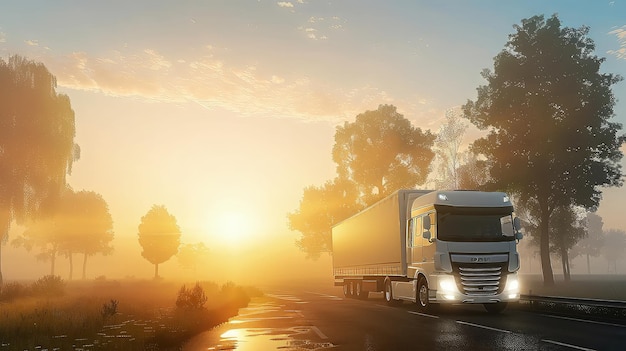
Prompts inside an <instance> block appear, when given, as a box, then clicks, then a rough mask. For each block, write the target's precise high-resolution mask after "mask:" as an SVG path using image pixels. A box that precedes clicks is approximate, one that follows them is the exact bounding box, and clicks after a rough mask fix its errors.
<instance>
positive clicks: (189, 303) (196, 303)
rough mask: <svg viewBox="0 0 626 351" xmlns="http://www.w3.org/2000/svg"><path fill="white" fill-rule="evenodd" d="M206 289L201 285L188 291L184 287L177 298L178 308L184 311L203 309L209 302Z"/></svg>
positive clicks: (198, 284)
mask: <svg viewBox="0 0 626 351" xmlns="http://www.w3.org/2000/svg"><path fill="white" fill-rule="evenodd" d="M207 299H208V298H207V297H206V294H205V293H204V289H202V287H201V286H200V283H196V285H195V286H194V287H193V288H192V289H187V288H186V287H185V286H184V285H183V287H182V288H180V290H179V291H178V297H177V298H176V307H177V308H182V309H202V308H204V304H205V303H206V302H207Z"/></svg>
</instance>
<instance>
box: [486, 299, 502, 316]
mask: <svg viewBox="0 0 626 351" xmlns="http://www.w3.org/2000/svg"><path fill="white" fill-rule="evenodd" d="M483 306H485V309H486V310H487V312H489V313H492V314H498V313H500V312H502V311H504V309H505V308H506V302H496V303H486V304H483Z"/></svg>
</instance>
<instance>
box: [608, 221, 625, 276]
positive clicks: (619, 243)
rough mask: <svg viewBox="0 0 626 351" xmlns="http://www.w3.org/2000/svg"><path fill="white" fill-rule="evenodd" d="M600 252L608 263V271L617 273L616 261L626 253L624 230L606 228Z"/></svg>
mask: <svg viewBox="0 0 626 351" xmlns="http://www.w3.org/2000/svg"><path fill="white" fill-rule="evenodd" d="M604 238H605V240H604V246H603V247H602V254H603V255H604V258H605V259H606V261H607V263H608V271H609V273H611V272H612V273H617V261H618V260H620V259H621V258H623V257H624V253H626V232H625V231H623V230H621V229H608V230H607V231H605V232H604Z"/></svg>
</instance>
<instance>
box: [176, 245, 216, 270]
mask: <svg viewBox="0 0 626 351" xmlns="http://www.w3.org/2000/svg"><path fill="white" fill-rule="evenodd" d="M208 255H209V249H208V248H207V247H206V245H204V243H196V244H184V245H182V246H181V247H180V250H178V254H176V257H177V258H178V263H179V264H180V265H181V266H182V267H183V268H185V269H193V270H194V271H195V270H196V269H197V267H198V265H199V264H200V263H201V262H202V260H204V259H206V257H207V256H208Z"/></svg>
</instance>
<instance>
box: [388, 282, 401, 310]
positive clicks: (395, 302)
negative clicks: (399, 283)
mask: <svg viewBox="0 0 626 351" xmlns="http://www.w3.org/2000/svg"><path fill="white" fill-rule="evenodd" d="M392 289H393V288H392V285H391V279H387V280H385V294H384V296H385V301H386V302H387V304H388V305H390V306H396V305H398V304H400V303H401V302H402V301H400V300H395V299H394V298H393V290H392Z"/></svg>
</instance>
